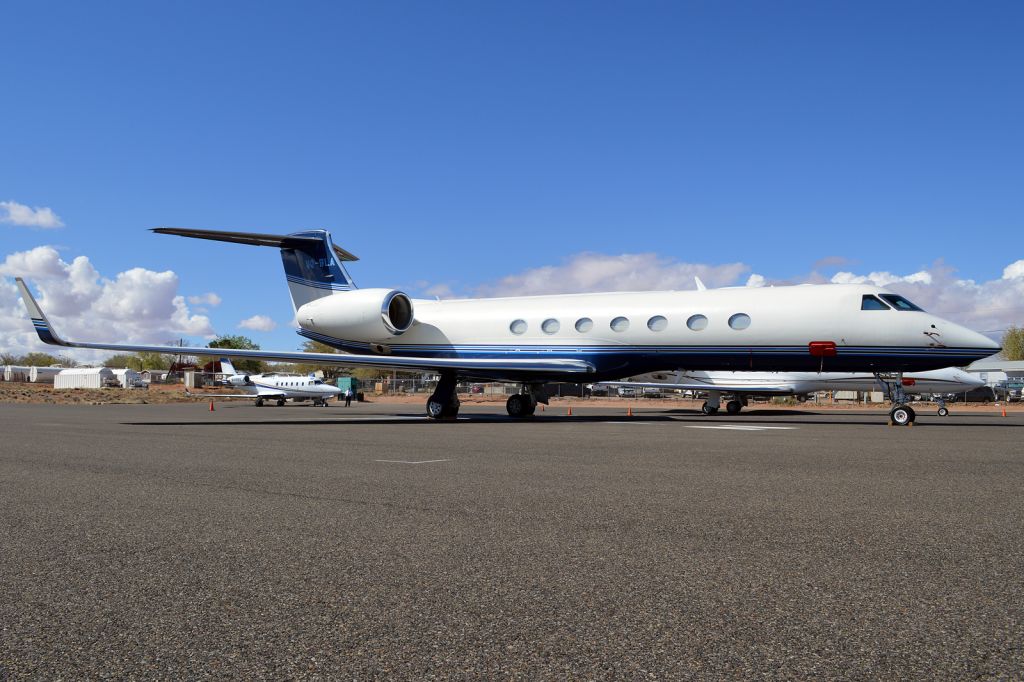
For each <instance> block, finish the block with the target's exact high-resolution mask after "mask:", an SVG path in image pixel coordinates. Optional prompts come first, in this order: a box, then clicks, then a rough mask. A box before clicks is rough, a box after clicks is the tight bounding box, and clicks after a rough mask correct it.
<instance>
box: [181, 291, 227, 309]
mask: <svg viewBox="0 0 1024 682" xmlns="http://www.w3.org/2000/svg"><path fill="white" fill-rule="evenodd" d="M186 300H187V301H188V302H189V305H208V306H218V305H220V304H221V302H222V299H221V297H220V296H218V295H217V294H215V293H213V292H212V291H208V292H206V293H205V294H200V295H199V296H189V297H188V298H187V299H186Z"/></svg>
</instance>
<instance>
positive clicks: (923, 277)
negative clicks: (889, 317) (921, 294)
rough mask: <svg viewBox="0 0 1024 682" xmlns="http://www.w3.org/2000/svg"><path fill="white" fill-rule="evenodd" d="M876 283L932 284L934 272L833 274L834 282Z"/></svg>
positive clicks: (882, 285)
mask: <svg viewBox="0 0 1024 682" xmlns="http://www.w3.org/2000/svg"><path fill="white" fill-rule="evenodd" d="M869 282H870V283H871V284H875V285H877V286H880V287H887V286H889V285H890V284H899V283H900V282H909V283H911V284H918V283H919V284H931V283H932V274H931V273H930V272H928V271H926V270H921V271H919V272H914V273H911V274H909V275H894V274H892V273H891V272H872V273H871V274H868V275H855V274H853V273H852V272H837V273H836V274H834V275H832V283H833V284H867V283H869Z"/></svg>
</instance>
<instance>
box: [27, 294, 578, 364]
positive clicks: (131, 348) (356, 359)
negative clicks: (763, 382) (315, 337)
mask: <svg viewBox="0 0 1024 682" xmlns="http://www.w3.org/2000/svg"><path fill="white" fill-rule="evenodd" d="M15 281H16V282H17V283H18V289H19V290H20V292H21V299H22V301H24V303H25V307H26V308H28V312H29V317H31V318H32V325H33V326H34V327H35V329H36V334H38V335H39V338H40V339H42V341H43V342H44V343H48V344H51V345H54V346H65V347H67V348H89V349H94V350H110V351H117V352H126V353H137V352H142V353H171V354H174V355H178V354H184V355H216V356H218V357H228V358H250V359H253V360H271V361H277V362H301V363H305V364H317V365H342V366H346V367H386V368H389V369H392V368H393V369H408V370H427V371H439V370H455V371H460V372H467V373H468V372H487V373H496V374H505V375H508V376H523V375H544V374H550V373H573V374H587V373H589V372H593V371H594V366H593V365H591V364H590V363H589V362H585V361H583V360H572V359H567V358H552V359H544V360H532V359H519V358H509V359H503V358H499V359H490V358H422V357H419V358H418V357H398V356H393V355H349V354H341V353H337V354H336V353H303V352H301V351H269V350H240V349H236V348H202V347H198V346H196V347H192V346H184V347H179V346H148V345H133V344H115V343H86V342H75V341H66V340H64V339H62V338H61V337H60V336H59V335H58V334H57V332H56V330H55V329H54V328H53V325H51V324H50V322H49V321H48V320H47V319H46V315H44V314H43V311H42V309H41V308H40V307H39V304H38V303H37V302H36V300H35V298H34V297H33V296H32V292H30V291H29V290H28V286H26V284H25V280H23V279H22V278H20V277H16V278H15Z"/></svg>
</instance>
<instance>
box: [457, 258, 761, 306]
mask: <svg viewBox="0 0 1024 682" xmlns="http://www.w3.org/2000/svg"><path fill="white" fill-rule="evenodd" d="M748 272H750V267H749V266H746V265H744V264H743V263H726V264H724V265H704V264H701V263H683V262H680V261H676V260H673V259H671V258H663V257H660V256H658V255H657V254H654V253H625V254H621V255H618V256H611V255H607V254H601V253H580V254H577V255H575V256H572V257H571V258H569V259H568V260H567V261H566V262H565V263H563V264H562V265H548V266H544V267H539V268H533V269H531V270H526V271H525V272H522V273H519V274H516V275H509V276H508V277H504V278H502V279H500V280H498V281H497V282H494V283H491V284H485V285H483V286H481V287H479V288H478V290H477V293H478V294H479V295H482V296H531V295H538V294H572V293H583V292H591V291H657V290H672V289H695V288H696V285H695V284H694V280H693V278H694V276H697V277H700V278H701V279H702V280H703V281H704V283H705V284H707V285H708V286H709V287H720V286H730V285H733V284H735V283H736V282H737V281H738V280H739V279H740V277H741V276H742V275H745V274H747V273H748Z"/></svg>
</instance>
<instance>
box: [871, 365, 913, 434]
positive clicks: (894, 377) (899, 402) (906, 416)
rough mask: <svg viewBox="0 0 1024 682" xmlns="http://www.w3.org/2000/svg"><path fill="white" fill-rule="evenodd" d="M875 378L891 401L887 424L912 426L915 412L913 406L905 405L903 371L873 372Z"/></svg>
mask: <svg viewBox="0 0 1024 682" xmlns="http://www.w3.org/2000/svg"><path fill="white" fill-rule="evenodd" d="M875 380H876V381H878V383H879V384H881V385H882V388H883V389H884V391H885V395H886V397H888V398H889V400H891V401H892V409H891V410H889V424H890V425H892V424H895V425H897V426H912V425H913V424H914V420H915V419H917V414H916V413H915V412H914V408H912V407H910V406H909V405H907V393H906V391H904V390H903V372H895V373H894V374H880V373H876V374H875Z"/></svg>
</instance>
